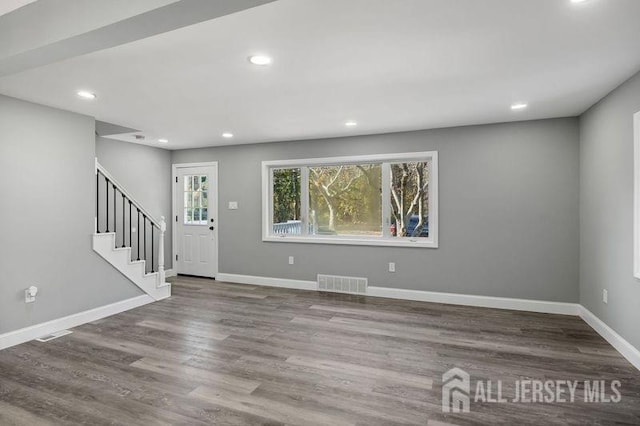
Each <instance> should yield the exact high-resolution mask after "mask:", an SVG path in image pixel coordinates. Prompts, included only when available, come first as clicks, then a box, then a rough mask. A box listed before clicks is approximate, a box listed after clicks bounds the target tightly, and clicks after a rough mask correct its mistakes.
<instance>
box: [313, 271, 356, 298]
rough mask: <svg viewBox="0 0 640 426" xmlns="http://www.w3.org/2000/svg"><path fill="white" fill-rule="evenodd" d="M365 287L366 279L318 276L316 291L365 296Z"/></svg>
mask: <svg viewBox="0 0 640 426" xmlns="http://www.w3.org/2000/svg"><path fill="white" fill-rule="evenodd" d="M367 285H368V283H367V279H366V278H358V277H341V276H338V275H322V274H318V291H332V292H335V293H349V294H367Z"/></svg>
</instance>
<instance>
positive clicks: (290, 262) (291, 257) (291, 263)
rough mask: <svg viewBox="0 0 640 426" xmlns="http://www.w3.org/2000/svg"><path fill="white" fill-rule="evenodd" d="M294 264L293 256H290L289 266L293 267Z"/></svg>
mask: <svg viewBox="0 0 640 426" xmlns="http://www.w3.org/2000/svg"><path fill="white" fill-rule="evenodd" d="M293 263H294V258H293V256H289V265H293Z"/></svg>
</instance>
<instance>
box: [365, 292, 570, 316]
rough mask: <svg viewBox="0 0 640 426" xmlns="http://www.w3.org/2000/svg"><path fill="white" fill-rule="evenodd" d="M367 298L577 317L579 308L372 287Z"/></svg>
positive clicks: (518, 300) (566, 304)
mask: <svg viewBox="0 0 640 426" xmlns="http://www.w3.org/2000/svg"><path fill="white" fill-rule="evenodd" d="M367 296H375V297H387V298H389V299H403V300H416V301H420V302H432V303H444V304H448V305H463V306H478V307H482V308H494V309H510V310H513V311H528V312H540V313H544V314H561V315H578V307H579V305H578V304H577V303H566V302H549V301H544V300H530V299H513V298H509V297H491V296H474V295H470V294H457V293H440V292H435V291H423V290H406V289H400V288H389V287H374V286H370V287H369V289H368V291H367Z"/></svg>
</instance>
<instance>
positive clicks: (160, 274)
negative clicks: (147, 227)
mask: <svg viewBox="0 0 640 426" xmlns="http://www.w3.org/2000/svg"><path fill="white" fill-rule="evenodd" d="M166 230H167V222H165V220H164V216H160V241H159V242H158V244H160V245H159V246H158V277H159V278H160V282H159V285H164V283H165V275H164V233H165V231H166Z"/></svg>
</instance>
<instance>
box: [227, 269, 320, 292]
mask: <svg viewBox="0 0 640 426" xmlns="http://www.w3.org/2000/svg"><path fill="white" fill-rule="evenodd" d="M216 281H222V282H228V283H238V284H252V285H263V286H267V287H282V288H292V289H296V290H316V289H317V287H318V286H317V284H316V282H315V281H303V280H288V279H284V278H270V277H257V276H254V275H238V274H224V273H218V275H217V276H216Z"/></svg>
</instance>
